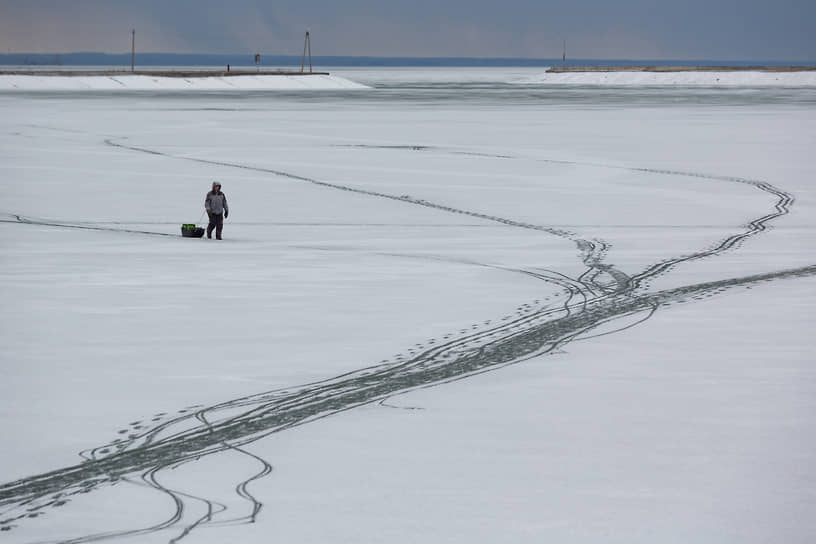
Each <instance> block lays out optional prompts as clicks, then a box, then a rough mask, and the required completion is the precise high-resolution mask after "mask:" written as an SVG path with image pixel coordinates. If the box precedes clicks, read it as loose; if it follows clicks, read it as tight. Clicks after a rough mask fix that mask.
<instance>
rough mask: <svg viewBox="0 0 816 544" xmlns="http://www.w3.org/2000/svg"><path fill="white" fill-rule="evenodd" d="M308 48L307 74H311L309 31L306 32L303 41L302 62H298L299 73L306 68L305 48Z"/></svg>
mask: <svg viewBox="0 0 816 544" xmlns="http://www.w3.org/2000/svg"><path fill="white" fill-rule="evenodd" d="M307 47H308V48H309V73H310V74H311V73H312V40H311V38H310V37H309V31H308V30H307V31H306V38H305V39H304V40H303V60H301V61H300V72H301V73H303V70H304V69H305V67H306V48H307Z"/></svg>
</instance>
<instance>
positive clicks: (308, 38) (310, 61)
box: [306, 30, 312, 74]
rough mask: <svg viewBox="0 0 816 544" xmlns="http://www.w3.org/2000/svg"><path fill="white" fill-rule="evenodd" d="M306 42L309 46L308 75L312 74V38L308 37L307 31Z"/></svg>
mask: <svg viewBox="0 0 816 544" xmlns="http://www.w3.org/2000/svg"><path fill="white" fill-rule="evenodd" d="M306 42H307V43H308V44H309V73H310V74H311V73H312V38H311V37H310V36H309V31H308V30H307V31H306Z"/></svg>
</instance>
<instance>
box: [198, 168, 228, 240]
mask: <svg viewBox="0 0 816 544" xmlns="http://www.w3.org/2000/svg"><path fill="white" fill-rule="evenodd" d="M204 209H205V210H207V215H208V216H210V224H209V225H207V238H212V231H213V229H215V239H216V240H220V239H221V231H222V230H223V229H224V219H226V218H227V216H228V215H229V206H227V197H226V195H224V193H222V192H221V183H220V182H218V181H213V184H212V191H210V192H209V193H207V198H205V199H204Z"/></svg>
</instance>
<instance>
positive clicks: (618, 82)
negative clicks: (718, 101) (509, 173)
mask: <svg viewBox="0 0 816 544" xmlns="http://www.w3.org/2000/svg"><path fill="white" fill-rule="evenodd" d="M514 83H518V84H522V85H559V84H561V85H615V86H626V85H633V86H634V85H681V86H686V85H687V86H697V85H699V86H711V87H717V86H723V87H816V72H814V71H802V72H764V71H755V72H754V71H739V72H735V71H722V72H714V71H684V72H646V71H608V72H605V71H588V72H562V73H551V72H547V73H542V74H538V75H535V76H531V77H525V78H522V79H519V80H516V81H514Z"/></svg>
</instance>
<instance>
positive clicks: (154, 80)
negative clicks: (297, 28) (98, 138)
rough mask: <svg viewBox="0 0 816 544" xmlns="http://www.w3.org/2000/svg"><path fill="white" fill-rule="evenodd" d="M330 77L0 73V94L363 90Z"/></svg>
mask: <svg viewBox="0 0 816 544" xmlns="http://www.w3.org/2000/svg"><path fill="white" fill-rule="evenodd" d="M363 88H365V87H364V86H362V85H360V84H358V83H355V82H353V81H349V80H348V79H345V78H342V77H337V76H334V75H324V74H314V75H308V76H292V75H257V76H256V75H242V76H229V77H216V76H212V77H162V76H147V75H138V74H135V75H129V74H122V75H104V76H103V75H98V76H97V75H85V76H79V75H77V76H49V75H38V74H25V75H19V74H0V91H10V90H11V91H156V90H164V91H170V90H179V91H225V90H234V91H248V90H254V91H269V90H293V89H296V90H309V89H311V90H315V89H321V90H327V89H363Z"/></svg>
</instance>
